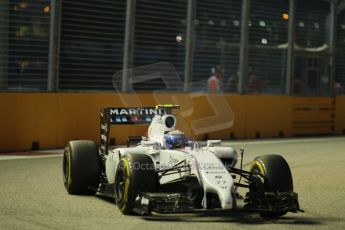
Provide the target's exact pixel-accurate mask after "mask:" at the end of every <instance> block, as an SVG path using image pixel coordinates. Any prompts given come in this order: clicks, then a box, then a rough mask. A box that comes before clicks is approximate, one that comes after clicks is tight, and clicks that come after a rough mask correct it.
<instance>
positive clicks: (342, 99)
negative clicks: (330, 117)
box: [334, 96, 345, 135]
mask: <svg viewBox="0 0 345 230" xmlns="http://www.w3.org/2000/svg"><path fill="white" fill-rule="evenodd" d="M334 126H335V127H334V133H335V134H337V135H338V134H345V133H344V132H345V96H337V97H336V99H335V122H334Z"/></svg>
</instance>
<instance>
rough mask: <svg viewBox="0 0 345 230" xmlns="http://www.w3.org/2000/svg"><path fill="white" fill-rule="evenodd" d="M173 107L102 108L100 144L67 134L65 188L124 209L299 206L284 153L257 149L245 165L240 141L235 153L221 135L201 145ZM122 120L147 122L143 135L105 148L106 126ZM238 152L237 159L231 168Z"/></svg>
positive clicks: (277, 209)
mask: <svg viewBox="0 0 345 230" xmlns="http://www.w3.org/2000/svg"><path fill="white" fill-rule="evenodd" d="M178 109H179V106H176V105H158V106H156V107H154V108H105V109H103V110H102V111H101V114H100V132H101V135H100V136H101V137H100V147H99V148H98V147H97V145H96V143H95V142H94V141H87V140H73V141H70V142H69V143H68V144H67V146H66V148H65V151H64V155H63V175H64V185H65V187H66V189H67V191H68V193H70V194H95V193H98V194H100V195H102V196H108V197H113V198H114V199H115V203H116V205H117V206H118V208H119V209H120V211H121V212H122V213H123V214H132V213H137V214H140V215H149V214H151V213H152V212H156V213H176V212H179V213H181V212H197V211H203V210H206V211H209V210H212V211H217V210H222V211H224V210H248V211H254V212H257V213H259V214H260V215H261V216H264V217H279V216H282V215H285V214H286V213H287V212H298V211H301V210H300V208H299V203H298V198H297V194H296V193H294V192H293V182H292V175H291V171H290V168H289V165H288V163H287V162H286V161H285V159H284V158H283V157H281V156H280V155H263V156H258V157H256V158H255V159H254V161H253V162H252V163H251V165H250V169H249V170H248V171H246V170H244V169H243V168H242V167H243V149H241V152H240V156H238V154H237V152H236V150H235V149H234V148H232V147H227V146H222V144H221V141H220V140H208V141H207V144H206V145H205V144H204V146H201V144H200V143H199V142H197V141H192V140H189V139H188V138H187V137H186V135H185V134H184V133H183V132H181V131H179V130H177V129H176V128H175V127H176V117H175V116H174V115H175V111H176V110H178ZM127 124H128V125H135V124H150V125H149V127H148V132H147V136H143V137H140V138H139V139H138V138H133V137H129V140H128V143H127V144H128V145H127V147H120V148H115V149H112V150H109V149H108V148H109V146H108V142H109V132H110V127H111V126H112V125H127ZM136 141H137V145H135V146H131V144H132V143H133V142H136ZM238 159H241V160H240V166H239V167H237V168H235V165H236V164H237V161H238ZM239 188H241V190H245V195H243V196H242V195H240V194H239V192H238V190H239Z"/></svg>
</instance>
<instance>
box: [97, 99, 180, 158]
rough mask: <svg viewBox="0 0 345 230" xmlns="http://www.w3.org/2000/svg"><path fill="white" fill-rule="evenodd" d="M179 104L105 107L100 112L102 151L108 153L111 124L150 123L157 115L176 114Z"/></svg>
mask: <svg viewBox="0 0 345 230" xmlns="http://www.w3.org/2000/svg"><path fill="white" fill-rule="evenodd" d="M176 109H180V106H179V105H157V106H156V107H120V108H104V109H102V110H101V113H100V152H101V154H104V155H107V154H108V141H109V140H108V139H109V133H110V127H111V125H149V124H150V123H151V121H152V119H153V117H154V116H155V115H164V114H174V111H175V110H176Z"/></svg>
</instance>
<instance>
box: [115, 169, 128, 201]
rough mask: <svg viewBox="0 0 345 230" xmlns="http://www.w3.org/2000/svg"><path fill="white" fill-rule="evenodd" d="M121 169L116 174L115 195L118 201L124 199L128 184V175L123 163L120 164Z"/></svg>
mask: <svg viewBox="0 0 345 230" xmlns="http://www.w3.org/2000/svg"><path fill="white" fill-rule="evenodd" d="M118 167H119V171H118V172H117V176H116V188H115V195H116V199H117V200H118V201H121V200H123V197H124V193H125V184H126V175H125V172H124V169H123V164H120V165H119V166H118Z"/></svg>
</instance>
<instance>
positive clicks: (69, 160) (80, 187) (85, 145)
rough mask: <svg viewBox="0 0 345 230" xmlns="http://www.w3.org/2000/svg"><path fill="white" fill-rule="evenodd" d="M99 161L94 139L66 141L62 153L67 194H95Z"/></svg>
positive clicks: (97, 183)
mask: <svg viewBox="0 0 345 230" xmlns="http://www.w3.org/2000/svg"><path fill="white" fill-rule="evenodd" d="M99 173H100V161H99V154H98V148H97V145H96V143H95V142H94V141H86V140H76V141H70V142H68V144H67V146H66V148H65V151H64V155H63V180H64V185H65V188H66V190H67V192H68V193H69V194H79V195H82V194H83V195H85V194H88V195H89V194H90V195H91V194H95V190H92V189H90V188H98V185H99Z"/></svg>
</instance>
